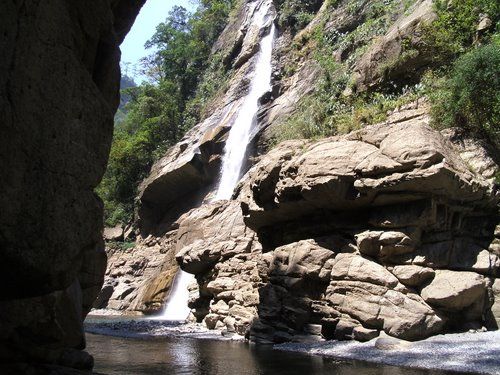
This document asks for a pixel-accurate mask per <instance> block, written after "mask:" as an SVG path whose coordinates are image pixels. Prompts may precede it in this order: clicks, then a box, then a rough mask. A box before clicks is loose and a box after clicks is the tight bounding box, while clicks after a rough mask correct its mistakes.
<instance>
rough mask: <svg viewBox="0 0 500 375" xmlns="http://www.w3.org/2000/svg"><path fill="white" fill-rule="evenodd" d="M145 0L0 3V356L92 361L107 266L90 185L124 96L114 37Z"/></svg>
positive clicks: (75, 363) (100, 168)
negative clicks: (89, 323) (92, 322)
mask: <svg viewBox="0 0 500 375" xmlns="http://www.w3.org/2000/svg"><path fill="white" fill-rule="evenodd" d="M143 2H144V1H141V0H138V1H130V0H113V1H89V2H71V3H68V2H65V1H50V2H46V1H34V2H22V1H10V2H8V3H5V4H2V12H1V15H0V46H1V49H2V58H1V59H0V69H1V71H2V75H1V77H0V123H1V124H2V126H1V127H0V140H1V141H0V142H1V146H0V170H1V172H0V173H1V178H0V185H1V190H2V194H1V195H0V207H1V209H0V248H1V253H2V262H1V264H0V279H1V282H2V285H4V286H8V287H5V288H2V289H1V291H0V315H1V319H0V320H1V322H0V353H1V354H0V361H1V362H6V361H17V362H31V363H35V364H36V363H45V364H51V365H52V364H54V365H55V364H57V365H60V366H69V367H77V368H83V369H89V368H91V367H92V358H91V357H90V356H88V355H86V354H83V353H80V352H79V351H80V350H81V349H83V348H84V347H85V339H84V334H83V329H82V321H83V319H84V317H85V315H86V314H87V313H88V311H89V310H90V308H91V306H92V303H93V300H94V299H95V297H96V296H97V294H98V293H99V290H100V287H101V285H102V279H103V275H104V272H105V268H106V255H105V253H104V245H103V243H102V237H101V235H102V203H101V202H100V200H99V199H98V198H97V196H96V195H95V194H94V192H93V190H94V188H95V187H96V186H97V184H98V183H99V181H100V179H101V177H102V175H103V173H104V169H105V166H106V162H107V158H108V153H109V148H110V144H111V137H112V131H113V115H114V112H115V111H116V108H117V106H118V101H119V91H118V90H119V81H120V71H119V58H120V51H119V47H118V46H119V43H121V41H122V40H123V38H124V37H125V34H126V33H127V32H128V30H129V28H130V26H131V24H132V22H133V20H134V18H135V16H136V14H137V13H138V11H139V9H140V7H141V5H142V4H143ZM35 367H36V366H35ZM2 372H3V370H2Z"/></svg>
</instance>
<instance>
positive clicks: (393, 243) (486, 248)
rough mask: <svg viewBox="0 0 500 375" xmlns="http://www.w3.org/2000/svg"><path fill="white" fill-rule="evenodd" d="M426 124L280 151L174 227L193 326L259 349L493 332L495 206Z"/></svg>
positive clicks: (420, 120)
mask: <svg viewBox="0 0 500 375" xmlns="http://www.w3.org/2000/svg"><path fill="white" fill-rule="evenodd" d="M426 113H427V110H426V107H425V105H424V106H421V107H420V108H419V107H418V106H416V105H415V106H412V107H409V108H407V109H406V110H402V111H399V112H395V113H394V114H393V115H391V116H390V118H389V120H388V121H387V122H386V123H384V124H379V125H375V126H371V127H367V128H365V129H363V130H362V131H359V132H356V133H352V134H350V135H347V136H343V137H334V138H330V139H325V140H322V141H319V142H315V143H313V142H305V141H296V142H295V141H294V142H285V143H283V144H282V145H279V146H278V147H276V148H275V149H273V150H272V151H271V152H270V153H269V154H268V155H265V156H263V157H262V158H261V160H260V161H259V162H258V163H257V164H256V165H255V166H254V167H253V168H252V169H251V170H250V171H249V172H248V173H247V175H246V176H245V177H244V178H243V180H242V182H241V183H240V185H239V186H238V188H237V197H236V199H235V200H234V201H232V202H219V203H216V204H208V205H204V206H201V207H200V208H199V209H197V210H194V211H191V212H190V213H188V214H186V215H184V217H183V219H182V220H180V221H179V225H180V228H185V229H183V230H182V232H181V231H179V232H178V235H177V243H178V245H179V246H178V249H177V250H178V253H177V258H178V260H179V262H180V264H181V266H182V267H183V268H184V269H185V270H187V271H188V272H192V273H195V274H196V276H197V280H198V288H197V289H196V290H193V295H192V299H191V307H192V308H193V309H194V311H195V316H196V317H197V319H198V320H203V321H204V322H205V323H206V325H207V326H208V327H209V328H217V329H223V330H227V331H229V332H237V333H240V334H245V335H247V336H248V337H250V338H251V339H252V340H254V341H257V342H282V341H304V340H322V339H325V338H328V339H329V338H336V339H356V340H369V339H371V338H373V337H376V336H377V335H378V334H379V332H381V331H383V332H385V333H386V334H389V335H391V336H394V337H398V338H402V339H406V340H418V339H423V338H425V337H428V336H431V335H434V334H437V333H441V332H446V331H447V330H449V329H467V327H470V326H481V325H488V326H490V327H492V324H493V323H492V320H491V319H489V318H488V316H491V311H490V308H491V304H492V302H491V296H492V295H493V294H494V291H493V289H492V286H493V285H496V284H494V283H492V282H490V281H488V280H495V279H496V277H497V276H498V270H499V266H500V264H499V259H498V254H496V252H495V250H494V249H496V247H495V245H494V244H495V243H496V242H495V241H496V240H495V237H494V233H495V224H496V221H497V214H496V212H497V211H496V210H497V208H496V204H497V197H496V196H495V193H494V192H493V190H492V185H491V183H490V180H489V179H488V177H487V176H483V175H482V173H481V171H479V170H477V171H476V170H475V169H473V168H470V167H468V166H467V165H466V163H465V161H464V160H463V158H462V156H461V155H462V151H461V149H460V148H459V147H458V146H457V145H454V144H452V143H451V142H449V141H448V140H447V138H445V137H443V135H441V134H440V133H439V132H437V131H434V130H432V129H430V128H429V127H428V125H427V123H428V117H427V114H426ZM482 169H484V168H482ZM235 235H237V236H236V237H235ZM250 238H251V241H250ZM490 244H491V245H490ZM450 282H451V283H453V284H454V285H453V287H448V286H447V283H450Z"/></svg>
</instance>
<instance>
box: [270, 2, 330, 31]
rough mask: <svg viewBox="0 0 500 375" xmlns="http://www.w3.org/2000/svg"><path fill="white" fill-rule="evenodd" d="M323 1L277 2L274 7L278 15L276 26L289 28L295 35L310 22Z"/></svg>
mask: <svg viewBox="0 0 500 375" xmlns="http://www.w3.org/2000/svg"><path fill="white" fill-rule="evenodd" d="M322 3H323V0H278V1H276V7H277V10H278V13H279V18H278V24H279V26H280V27H281V28H286V27H288V28H290V30H291V31H292V33H294V34H295V33H297V32H298V31H299V30H301V29H303V28H304V27H305V26H307V24H308V23H309V22H311V21H312V19H313V18H314V16H315V15H316V12H317V11H318V9H319V8H320V7H321V4H322Z"/></svg>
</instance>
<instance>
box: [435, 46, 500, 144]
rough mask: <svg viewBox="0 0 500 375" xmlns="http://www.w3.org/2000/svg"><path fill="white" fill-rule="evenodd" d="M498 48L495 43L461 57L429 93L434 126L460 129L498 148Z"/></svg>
mask: <svg viewBox="0 0 500 375" xmlns="http://www.w3.org/2000/svg"><path fill="white" fill-rule="evenodd" d="M499 47H500V45H499V44H497V43H494V44H490V45H487V46H483V47H479V48H476V49H474V50H472V51H471V52H468V53H466V54H464V55H463V56H462V57H460V58H459V59H458V60H457V61H456V62H455V63H454V65H453V68H452V70H451V72H450V76H449V78H448V79H443V80H442V81H441V82H440V83H438V84H437V87H436V89H435V90H432V91H431V93H430V95H429V97H430V99H431V102H432V104H433V108H432V115H433V119H434V124H435V126H436V127H438V128H446V127H451V126H459V127H462V128H464V129H466V130H468V131H470V132H471V133H474V134H476V135H480V136H486V137H488V138H489V139H490V140H491V141H493V142H494V143H495V144H496V145H500V134H499V131H500V75H499V72H500V48H499Z"/></svg>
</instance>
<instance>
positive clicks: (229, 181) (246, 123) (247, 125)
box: [215, 13, 276, 200]
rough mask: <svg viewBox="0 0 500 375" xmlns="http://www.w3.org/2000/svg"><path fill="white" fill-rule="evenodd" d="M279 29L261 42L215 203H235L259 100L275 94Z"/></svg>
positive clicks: (230, 141) (225, 150)
mask: <svg viewBox="0 0 500 375" xmlns="http://www.w3.org/2000/svg"><path fill="white" fill-rule="evenodd" d="M261 18H262V19H261V21H260V22H262V24H261V25H262V26H263V25H265V22H266V14H265V13H264V14H263V15H262V16H261ZM275 32H276V28H275V26H274V23H273V24H272V26H271V30H270V32H269V34H268V35H266V36H265V37H264V38H263V39H262V40H261V42H260V52H259V55H258V57H257V63H256V65H255V73H254V77H253V79H252V83H251V86H250V91H249V93H248V95H247V96H246V98H245V100H244V102H243V105H242V107H241V108H240V110H239V112H238V116H237V117H236V120H235V122H234V124H233V126H232V127H231V131H230V132H229V137H228V139H227V141H226V147H225V149H224V156H223V158H222V170H221V177H220V182H219V188H218V189H217V194H216V196H215V200H222V199H231V196H232V195H233V191H234V188H235V187H236V185H237V183H238V181H239V179H240V174H241V167H242V165H243V162H244V159H245V154H246V151H247V146H248V143H249V142H250V134H251V133H252V129H253V127H254V126H255V125H256V123H257V111H258V110H259V98H260V97H261V96H262V95H264V94H265V93H267V92H269V91H270V90H271V73H272V65H271V58H272V52H273V41H274V34H275Z"/></svg>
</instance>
